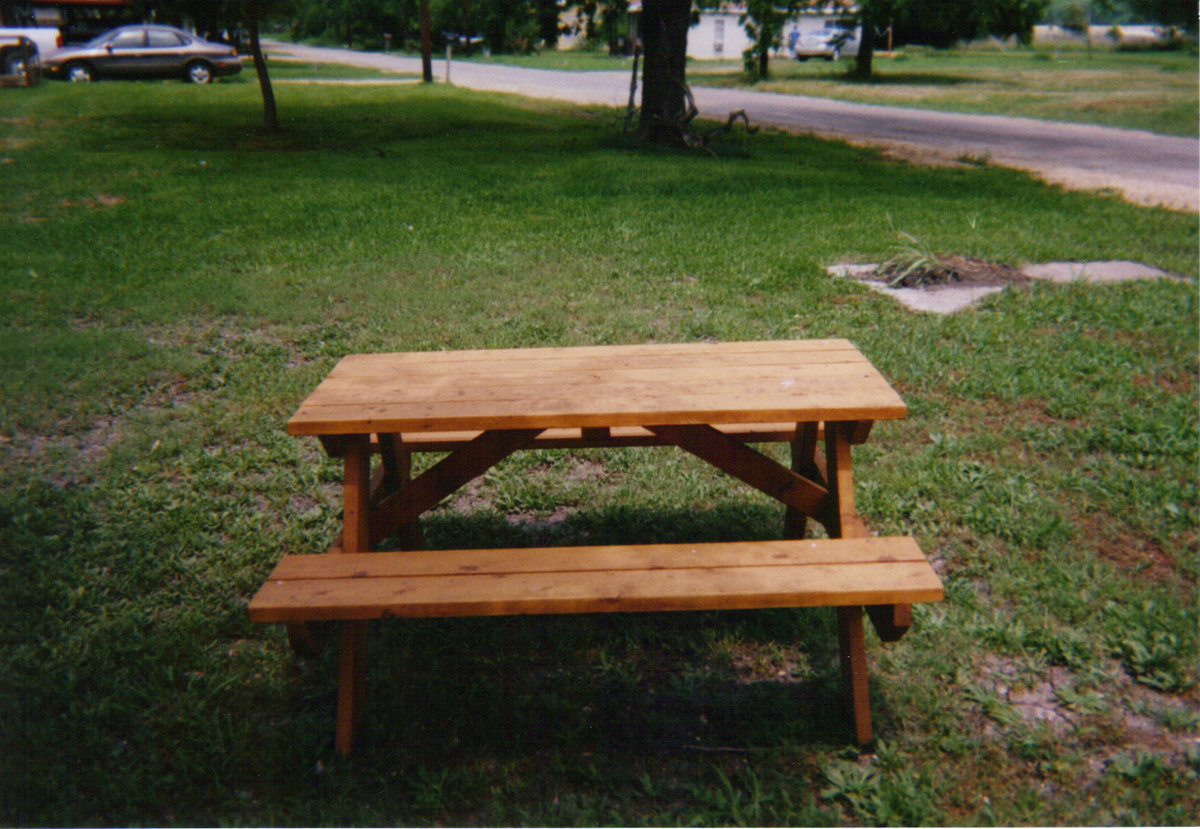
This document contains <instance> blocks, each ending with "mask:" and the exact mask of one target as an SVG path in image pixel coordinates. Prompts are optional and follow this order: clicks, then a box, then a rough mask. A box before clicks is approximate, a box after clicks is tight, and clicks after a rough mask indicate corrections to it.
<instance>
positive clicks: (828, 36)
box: [788, 26, 858, 60]
mask: <svg viewBox="0 0 1200 829" xmlns="http://www.w3.org/2000/svg"><path fill="white" fill-rule="evenodd" d="M788 48H790V49H791V52H792V56H793V57H794V58H796V60H808V59H809V58H825V60H837V59H838V58H840V57H841V56H842V55H846V56H848V57H849V56H852V55H857V54H858V30H857V29H846V28H843V27H841V26H832V27H827V28H825V29H817V30H816V31H811V32H804V33H802V34H799V35H798V36H797V37H796V38H794V39H790V40H789V43H788Z"/></svg>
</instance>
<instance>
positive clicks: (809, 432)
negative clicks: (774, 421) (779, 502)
mask: <svg viewBox="0 0 1200 829" xmlns="http://www.w3.org/2000/svg"><path fill="white" fill-rule="evenodd" d="M817 429H818V426H817V424H816V423H799V424H797V425H796V437H795V438H793V439H792V447H791V448H792V471H793V472H795V473H797V474H799V475H803V476H804V477H805V478H807V479H808V480H810V481H823V480H825V473H824V472H823V471H821V468H820V465H819V464H818V463H817ZM807 532H808V516H807V515H805V513H804V512H803V511H801V510H798V509H796V508H795V507H786V508H785V509H784V512H783V537H784V538H804V536H805V534H806V533H807Z"/></svg>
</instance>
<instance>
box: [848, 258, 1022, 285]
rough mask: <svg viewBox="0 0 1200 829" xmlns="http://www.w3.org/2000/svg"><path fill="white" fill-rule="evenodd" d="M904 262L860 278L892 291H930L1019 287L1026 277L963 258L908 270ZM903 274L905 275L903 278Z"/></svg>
mask: <svg viewBox="0 0 1200 829" xmlns="http://www.w3.org/2000/svg"><path fill="white" fill-rule="evenodd" d="M910 267H911V265H910V263H906V262H884V263H883V264H882V265H880V266H879V268H878V269H877V270H876V271H875V273H874V274H867V275H865V276H864V277H863V278H864V279H869V280H871V281H873V282H884V283H887V284H888V285H890V286H891V287H893V288H932V287H938V286H942V285H960V284H968V285H980V286H983V285H1023V284H1025V283H1026V282H1028V281H1029V277H1028V276H1026V275H1025V274H1023V273H1021V272H1020V271H1019V270H1017V269H1016V268H1012V267H1009V266H1008V265H999V264H996V263H995V262H988V261H986V260H984V259H973V258H968V257H965V256H939V257H937V259H935V260H932V261H930V262H927V263H923V264H921V265H919V266H918V267H915V268H912V270H909V268H910ZM905 271H908V273H907V274H906V273H905Z"/></svg>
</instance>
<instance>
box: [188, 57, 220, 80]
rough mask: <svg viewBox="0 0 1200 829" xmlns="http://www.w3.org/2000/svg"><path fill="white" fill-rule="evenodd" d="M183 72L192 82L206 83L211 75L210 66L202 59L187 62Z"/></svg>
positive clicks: (210, 78)
mask: <svg viewBox="0 0 1200 829" xmlns="http://www.w3.org/2000/svg"><path fill="white" fill-rule="evenodd" d="M183 73H184V76H185V77H186V78H187V79H188V80H189V81H191V82H192V83H208V82H209V81H211V80H212V77H213V73H212V67H211V66H209V65H208V64H207V63H205V62H204V61H202V60H197V61H193V62H192V63H189V64H188V65H187V68H186V69H184V70H183Z"/></svg>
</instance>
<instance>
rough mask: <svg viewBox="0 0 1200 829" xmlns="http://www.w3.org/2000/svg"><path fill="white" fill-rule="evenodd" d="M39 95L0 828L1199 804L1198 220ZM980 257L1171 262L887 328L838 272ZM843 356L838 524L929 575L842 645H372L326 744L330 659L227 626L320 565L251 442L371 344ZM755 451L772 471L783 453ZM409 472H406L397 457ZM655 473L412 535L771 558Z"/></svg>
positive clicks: (635, 621)
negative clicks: (881, 625) (886, 622)
mask: <svg viewBox="0 0 1200 829" xmlns="http://www.w3.org/2000/svg"><path fill="white" fill-rule="evenodd" d="M277 92H278V95H279V99H280V108H281V114H282V117H283V120H284V127H285V129H284V132H283V133H282V134H281V135H278V136H264V135H263V134H261V133H260V131H259V130H258V128H257V124H258V120H259V117H260V113H259V101H258V97H257V96H258V91H257V89H256V87H255V86H254V85H253V84H242V83H224V84H217V85H215V86H212V87H208V88H196V87H190V86H186V85H184V84H178V83H174V84H118V83H98V84H92V85H90V86H80V85H68V84H44V85H43V86H41V87H39V88H35V89H21V90H9V93H10V94H9V95H7V96H6V98H5V104H6V111H5V113H4V116H3V120H2V121H0V191H2V192H3V193H4V194H5V199H4V202H3V206H2V207H0V228H2V230H0V240H3V241H2V242H0V245H2V248H3V254H4V255H3V258H2V259H0V262H2V264H0V269H2V270H0V279H2V280H3V282H2V284H3V286H4V288H3V290H2V291H0V365H2V366H3V371H2V372H0V407H2V408H0V475H2V478H0V480H2V481H3V485H2V486H0V568H2V569H0V607H2V608H3V610H0V638H2V641H3V649H0V706H2V709H0V719H2V721H3V722H4V723H5V727H4V728H3V729H2V730H0V758H2V759H0V780H3V781H4V782H3V784H2V785H0V798H2V799H0V814H3V815H4V819H5V822H7V823H11V824H14V825H27V824H41V825H49V824H56V825H77V824H104V825H109V824H185V825H199V824H205V825H209V824H218V823H220V824H225V823H231V824H255V825H266V824H307V825H317V824H341V825H350V824H372V825H381V824H385V823H398V824H458V825H464V824H490V825H506V824H518V823H527V824H543V825H565V824H592V825H594V824H601V823H603V824H613V825H615V824H628V823H637V824H675V823H699V824H721V825H730V824H763V823H787V824H796V825H817V824H819V825H835V824H863V823H871V824H969V823H983V824H995V823H999V824H1083V823H1089V824H1090V823H1123V824H1183V823H1189V822H1192V821H1194V817H1195V815H1196V813H1197V809H1200V799H1198V797H1197V794H1196V792H1197V790H1198V789H1197V776H1198V774H1200V752H1198V751H1197V748H1196V738H1197V736H1198V729H1200V701H1198V698H1197V690H1196V681H1197V676H1196V668H1195V666H1196V658H1197V621H1198V619H1197V611H1196V579H1197V559H1196V546H1197V533H1196V526H1197V518H1198V514H1200V505H1198V503H1197V495H1196V480H1195V469H1196V446H1197V411H1196V396H1197V382H1196V377H1197V370H1198V366H1197V353H1196V351H1197V350H1196V340H1195V332H1196V322H1197V303H1196V282H1195V276H1196V269H1197V261H1196V251H1197V228H1196V222H1195V217H1194V216H1191V215H1186V214H1180V213H1174V212H1170V211H1166V210H1158V209H1145V208H1138V207H1133V206H1130V205H1127V204H1123V203H1121V202H1119V201H1117V200H1116V199H1113V198H1107V197H1096V196H1090V195H1087V194H1082V193H1069V192H1064V191H1061V190H1058V189H1055V188H1051V187H1047V186H1044V185H1042V184H1040V183H1038V182H1036V181H1034V180H1032V179H1030V178H1028V177H1026V176H1023V175H1021V174H1018V173H1015V172H1012V171H1005V170H996V169H988V168H977V167H970V168H962V169H940V170H929V169H914V168H911V167H907V166H904V165H902V164H898V163H895V162H890V161H886V160H882V159H880V158H879V157H878V156H876V155H874V154H873V153H871V152H869V151H866V150H863V149H857V148H851V147H847V146H844V145H839V144H834V143H825V142H820V141H816V140H813V139H810V138H805V137H794V136H783V135H767V134H759V135H756V136H754V137H753V138H751V139H738V140H737V141H734V142H731V143H730V144H729V145H727V146H726V147H724V148H723V151H724V153H725V155H724V157H723V158H719V159H712V158H707V157H698V156H693V155H687V154H675V153H664V152H656V151H649V150H645V149H643V148H639V147H637V146H636V145H634V144H632V143H631V142H628V141H626V140H624V139H622V138H621V137H620V133H619V124H618V120H617V114H616V113H614V112H612V111H606V110H582V109H578V108H568V107H553V106H550V105H545V104H537V105H534V104H523V103H521V102H520V101H518V100H516V99H511V98H505V97H501V96H489V95H481V94H473V93H469V92H465V91H461V90H453V89H445V88H442V87H434V88H426V87H389V88H329V87H320V88H316V87H299V86H281V87H280V88H279V89H278V90H277ZM897 229H899V230H903V231H904V232H906V233H910V234H912V235H913V236H915V237H917V238H919V239H921V240H922V241H923V242H924V243H925V244H927V245H928V246H930V247H931V248H933V249H935V250H937V251H940V252H946V253H957V254H962V255H970V256H980V257H986V258H988V259H992V260H995V261H1000V262H1006V263H1010V264H1020V263H1022V262H1026V261H1034V262H1038V261H1049V260H1059V259H1130V260H1137V261H1142V262H1145V263H1147V264H1150V265H1155V266H1158V267H1161V268H1165V269H1168V270H1170V271H1173V272H1176V273H1179V274H1181V275H1183V276H1184V277H1185V280H1184V281H1181V282H1170V281H1156V282H1143V283H1136V284H1125V285H1119V286H1104V287H1099V286H1086V285H1068V286H1054V285H1040V284H1039V285H1032V286H1029V287H1023V288H1020V289H1010V290H1008V291H1005V292H1004V293H1002V294H1000V295H998V296H996V297H994V298H991V299H989V300H987V301H986V302H984V303H983V304H981V305H979V306H977V307H976V308H974V309H972V310H969V311H965V312H963V313H960V314H957V315H955V316H951V317H938V316H929V315H922V314H914V313H910V312H907V311H905V310H903V309H902V308H901V307H899V306H897V305H895V304H893V303H892V302H891V301H890V300H888V299H886V298H883V297H881V296H878V295H876V294H874V293H871V292H870V291H868V290H866V289H864V288H862V287H860V286H857V285H854V284H852V283H847V282H844V281H840V280H837V279H833V278H830V277H829V276H828V275H827V274H826V273H825V270H824V268H825V266H826V265H828V264H830V263H834V262H839V261H878V260H879V259H880V258H883V257H887V256H889V255H891V254H893V253H894V252H895V250H896V246H897V243H898V240H897V238H896V230H897ZM790 337H847V338H849V339H851V340H852V341H854V342H855V343H857V344H858V346H859V347H860V348H861V349H862V350H863V351H864V353H865V354H866V355H867V356H868V357H869V358H870V359H871V360H872V361H873V362H874V363H875V364H876V365H877V366H878V367H879V368H880V370H881V371H882V372H883V373H884V374H885V376H887V377H888V378H889V379H890V380H891V381H892V382H893V383H894V385H895V386H896V388H897V389H898V390H899V391H900V392H901V394H902V395H903V396H904V397H905V399H906V401H907V402H908V404H909V412H910V414H909V417H908V418H907V419H906V420H904V421H901V422H898V423H891V424H880V425H879V426H877V428H876V429H875V431H874V433H873V435H872V439H871V441H870V442H869V443H867V444H866V445H864V446H862V447H859V448H857V449H856V497H857V502H858V505H859V508H860V510H861V511H862V512H863V513H864V515H865V517H866V519H867V520H868V522H869V523H870V524H871V526H872V527H874V528H875V529H876V530H878V531H880V532H882V533H912V534H914V535H916V537H917V539H918V540H919V542H920V543H921V545H922V547H923V549H925V550H926V551H927V553H928V554H929V555H930V557H931V558H932V559H933V561H934V562H935V565H936V566H937V567H938V569H939V570H940V572H941V573H942V575H943V579H944V581H945V583H946V588H947V598H946V601H945V602H943V603H941V604H939V605H936V606H928V607H921V608H918V609H917V611H916V622H915V625H914V628H913V630H912V631H911V632H910V633H909V635H908V636H907V637H906V638H905V639H904V640H903V641H901V642H900V643H897V644H893V645H887V646H883V645H881V644H880V643H879V642H878V641H877V640H875V639H873V638H872V639H871V640H870V641H869V658H870V663H871V677H872V680H871V692H872V705H873V715H874V719H875V725H876V729H877V732H878V736H879V742H878V743H877V744H876V745H875V746H874V747H873V751H872V752H869V753H867V754H860V753H859V752H858V751H857V750H856V749H855V748H854V747H853V746H852V745H851V744H850V741H849V737H848V735H847V734H846V733H845V731H844V730H843V727H842V724H841V719H840V716H839V712H838V708H837V687H838V666H837V660H836V644H835V640H836V636H835V631H834V625H833V623H832V614H831V613H828V612H825V611H819V610H814V611H772V612H764V613H724V614H719V613H714V614H677V615H658V616H656V615H629V616H620V617H616V616H600V617H578V618H553V619H547V618H526V619H507V620H506V619H487V620H443V621H426V622H411V623H401V622H396V621H393V622H388V623H381V624H378V625H375V626H373V627H372V630H371V643H370V668H369V677H370V680H369V682H370V692H369V693H370V703H371V705H370V711H369V715H368V721H367V723H366V729H365V733H364V741H363V745H362V748H361V751H360V752H359V753H358V754H357V755H356V757H355V759H354V760H353V761H352V762H346V761H344V760H342V759H340V758H339V757H337V755H336V754H335V753H334V752H333V748H332V734H333V722H332V719H333V707H334V694H335V691H334V676H335V673H336V670H335V662H334V660H333V656H332V654H326V655H325V656H324V657H323V658H321V659H319V660H317V661H315V662H309V661H305V660H302V659H299V658H298V657H296V656H294V655H293V654H292V652H291V651H290V649H289V647H288V645H287V642H286V637H285V635H284V633H283V631H282V630H281V629H279V628H277V627H255V626H251V625H250V624H249V623H248V622H247V620H246V603H247V601H248V599H249V597H250V596H251V595H253V593H254V591H255V590H256V589H257V588H258V586H259V585H260V584H261V583H262V581H263V579H264V578H265V576H266V574H267V573H268V572H269V570H270V568H271V566H272V565H273V563H274V562H275V561H276V560H278V558H279V557H280V556H281V555H283V554H284V553H288V552H318V551H321V550H323V549H325V548H326V547H327V545H328V544H329V543H330V541H331V540H332V539H333V537H334V535H335V534H336V532H337V524H338V517H339V508H340V507H339V500H338V493H339V489H338V476H339V469H338V467H337V465H336V464H335V463H332V462H330V461H328V460H327V459H325V458H324V457H323V456H322V454H321V452H320V450H319V447H318V445H317V444H316V442H315V441H305V440H297V439H293V438H290V437H288V436H286V435H285V434H284V432H283V423H284V421H285V420H286V418H287V417H288V415H289V414H290V413H291V412H292V411H293V410H294V408H295V407H296V405H297V404H298V403H299V401H300V400H301V399H303V397H304V396H305V395H306V394H307V393H308V392H309V391H311V390H312V388H313V387H314V386H315V385H316V384H317V382H319V380H320V379H321V377H322V376H323V375H324V374H325V373H326V372H327V371H328V370H329V369H330V368H331V367H332V366H333V364H334V363H335V362H336V360H337V359H338V358H339V357H340V356H342V355H344V354H347V353H351V352H360V351H383V350H391V349H405V350H409V349H413V350H416V349H441V348H464V347H499V346H539V345H583V344H596V343H635V342H636V343H641V342H671V341H697V340H703V339H711V340H737V339H754V338H790ZM766 451H773V452H779V451H781V450H780V449H779V448H778V447H770V448H768V449H767V450H766ZM431 460H432V459H429V458H424V459H422V463H423V464H427V463H429V462H431ZM781 523H782V513H781V510H779V509H777V508H776V507H775V506H774V505H773V504H772V503H770V502H768V501H767V500H766V499H765V498H760V497H758V496H756V495H753V494H752V493H750V492H749V491H748V490H746V489H745V488H743V487H741V486H740V485H737V484H734V483H732V482H730V481H729V480H727V479H726V478H724V477H723V476H722V475H720V474H719V473H716V472H713V471H712V470H710V469H709V468H707V467H705V466H704V465H703V464H701V463H699V462H693V461H691V460H689V459H687V458H685V457H683V456H681V455H680V454H678V453H675V452H672V451H669V450H653V451H651V450H624V451H611V452H600V451H594V452H586V453H564V452H539V453H530V454H527V455H524V456H519V457H516V458H514V459H512V460H511V461H509V462H506V463H505V464H503V465H501V466H500V467H498V468H496V469H495V470H493V471H492V472H489V473H488V474H487V475H486V476H485V477H484V478H483V479H482V480H480V481H478V482H476V483H475V484H473V485H472V486H471V487H470V488H469V489H468V491H467V492H466V493H465V494H464V495H462V496H461V497H457V498H455V499H452V500H451V501H450V502H448V503H447V504H445V505H443V506H441V507H440V508H439V509H437V510H436V511H434V512H433V513H431V514H430V515H429V516H427V517H426V519H425V520H424V529H425V536H426V539H427V543H428V544H429V545H430V546H434V547H442V548H446V547H452V546H464V545H469V546H491V545H514V544H515V545H520V544H547V543H564V544H570V543H579V542H582V541H585V540H587V541H591V542H593V543H604V542H610V541H611V542H619V541H629V540H696V541H700V540H708V539H730V538H743V537H745V538H761V537H771V536H774V535H777V534H778V533H779V531H780V527H781Z"/></svg>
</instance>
